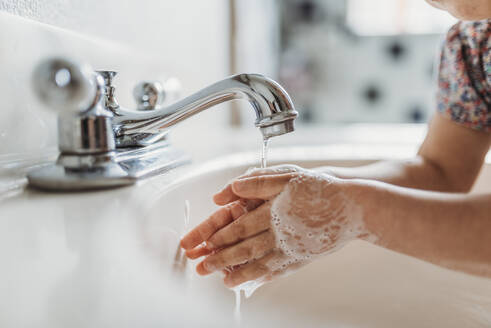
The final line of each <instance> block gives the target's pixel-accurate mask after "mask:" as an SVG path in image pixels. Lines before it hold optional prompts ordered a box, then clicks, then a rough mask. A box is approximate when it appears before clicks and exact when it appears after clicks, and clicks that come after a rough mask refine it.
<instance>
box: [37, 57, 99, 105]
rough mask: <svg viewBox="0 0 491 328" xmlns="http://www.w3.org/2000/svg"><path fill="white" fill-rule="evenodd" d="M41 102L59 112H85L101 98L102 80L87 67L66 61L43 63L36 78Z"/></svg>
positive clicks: (57, 59) (58, 60) (63, 59)
mask: <svg viewBox="0 0 491 328" xmlns="http://www.w3.org/2000/svg"><path fill="white" fill-rule="evenodd" d="M32 84H33V88H34V91H35V92H36V94H37V95H38V97H39V99H40V100H41V101H42V102H43V103H44V104H45V105H48V106H49V107H50V108H52V109H54V110H56V111H59V112H66V111H69V112H75V113H79V112H84V111H86V110H88V109H89V108H91V105H93V104H94V103H96V102H97V100H98V98H99V97H100V94H99V91H100V90H99V89H100V88H102V80H101V78H100V77H98V76H97V75H95V74H94V73H93V71H92V69H91V68H90V66H88V65H86V64H80V63H77V62H75V61H71V60H68V59H65V58H52V59H47V60H44V61H42V62H41V63H40V64H39V65H38V66H37V67H36V69H35V70H34V74H33V76H32Z"/></svg>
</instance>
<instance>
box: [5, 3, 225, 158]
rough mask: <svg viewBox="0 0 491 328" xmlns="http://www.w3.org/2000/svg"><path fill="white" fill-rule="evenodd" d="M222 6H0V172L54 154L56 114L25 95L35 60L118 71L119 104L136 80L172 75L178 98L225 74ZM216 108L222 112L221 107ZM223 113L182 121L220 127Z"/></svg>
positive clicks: (190, 126) (187, 127)
mask: <svg viewBox="0 0 491 328" xmlns="http://www.w3.org/2000/svg"><path fill="white" fill-rule="evenodd" d="M228 30H229V29H228V1H227V0H207V1H195V0H180V1H159V0H140V1H119V0H84V1H75V0H63V1H62V0H44V1H41V0H31V1H28V0H0V96H1V109H0V166H1V165H2V164H3V165H5V163H6V162H7V161H10V160H12V158H17V157H18V158H20V159H21V158H25V156H26V155H27V154H29V155H30V156H34V157H35V156H37V155H36V154H45V153H46V152H48V150H53V149H56V148H55V147H56V127H55V126H56V122H55V121H56V115H55V114H54V113H53V112H50V111H49V110H46V109H45V108H43V106H41V105H40V104H39V103H38V102H37V100H36V99H35V97H34V96H33V94H32V90H31V87H30V76H31V72H32V70H33V68H34V66H35V65H36V64H37V63H38V62H39V60H40V59H42V58H45V57H46V56H52V55H65V56H69V57H72V58H76V59H79V60H82V61H87V62H89V63H90V64H91V65H92V66H93V67H94V68H96V69H108V70H109V69H110V70H117V71H118V72H119V75H118V77H117V80H116V82H115V83H116V85H117V95H118V99H119V100H120V103H122V104H123V105H126V106H134V105H133V100H132V97H131V90H132V87H133V86H134V84H136V82H138V81H140V80H143V79H148V80H152V79H164V78H165V77H168V76H175V77H177V78H178V79H180V81H181V84H182V86H183V89H182V95H187V94H189V93H191V92H192V91H196V90H198V89H199V88H201V87H204V86H206V85H207V84H209V83H212V82H214V81H216V80H218V79H220V78H223V77H224V76H226V75H228V74H229V72H228V40H229V35H228V33H229V32H228ZM222 107H223V106H222ZM227 114H228V113H227V112H226V111H225V110H213V111H208V112H207V113H203V114H201V115H200V117H199V118H198V119H194V118H193V119H191V120H190V122H187V123H184V124H183V126H182V127H181V128H179V129H176V130H179V132H176V136H181V137H182V136H186V135H187V134H188V133H187V132H188V131H193V130H194V129H195V128H196V126H208V125H210V124H221V123H223V124H224V123H225V122H226V115H227Z"/></svg>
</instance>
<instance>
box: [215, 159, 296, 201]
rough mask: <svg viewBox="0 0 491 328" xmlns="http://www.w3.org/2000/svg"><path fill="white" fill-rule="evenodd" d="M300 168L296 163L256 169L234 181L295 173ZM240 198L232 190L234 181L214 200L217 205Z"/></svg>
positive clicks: (217, 194) (216, 195)
mask: <svg viewBox="0 0 491 328" xmlns="http://www.w3.org/2000/svg"><path fill="white" fill-rule="evenodd" d="M299 170H300V167H298V166H295V165H280V166H273V167H270V168H264V169H255V170H253V171H251V172H249V173H246V174H243V175H241V176H239V177H237V178H236V179H235V180H234V181H236V180H241V179H246V178H252V177H258V176H266V175H283V174H288V173H295V172H298V171H299ZM239 198H240V197H238V196H237V195H236V194H235V193H234V191H233V190H232V183H229V184H227V185H226V186H225V187H224V188H223V189H222V190H221V191H219V192H218V193H216V194H215V195H214V196H213V201H214V202H215V204H217V205H226V204H228V203H230V202H233V201H235V200H237V199H239Z"/></svg>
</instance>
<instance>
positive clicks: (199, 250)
mask: <svg viewBox="0 0 491 328" xmlns="http://www.w3.org/2000/svg"><path fill="white" fill-rule="evenodd" d="M212 251H213V250H211V249H210V248H208V247H206V246H204V245H201V246H198V247H195V248H192V249H188V250H187V251H186V256H187V257H188V258H189V259H191V260H194V259H197V258H198V257H202V256H206V255H209V254H211V252H212Z"/></svg>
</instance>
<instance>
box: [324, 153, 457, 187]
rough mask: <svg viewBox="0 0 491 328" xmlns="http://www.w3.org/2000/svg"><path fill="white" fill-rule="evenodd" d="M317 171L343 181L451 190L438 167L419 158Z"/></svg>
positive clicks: (329, 167) (326, 168)
mask: <svg viewBox="0 0 491 328" xmlns="http://www.w3.org/2000/svg"><path fill="white" fill-rule="evenodd" d="M316 170H317V171H320V172H324V173H327V174H331V175H334V176H336V177H338V178H342V179H368V180H376V181H381V182H386V183H390V184H393V185H396V186H401V187H408V188H415V189H422V190H434V191H450V189H451V186H450V185H449V183H448V181H447V180H446V179H445V176H444V175H443V174H442V172H441V171H440V170H439V169H438V167H436V166H435V165H433V164H432V163H430V162H428V161H427V160H425V159H424V158H422V157H419V156H418V157H416V158H414V159H411V160H406V161H383V162H377V163H374V164H370V165H366V166H360V167H331V166H326V167H319V168H316Z"/></svg>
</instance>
